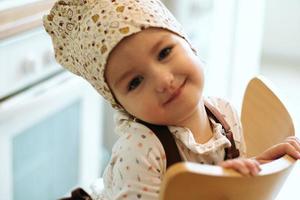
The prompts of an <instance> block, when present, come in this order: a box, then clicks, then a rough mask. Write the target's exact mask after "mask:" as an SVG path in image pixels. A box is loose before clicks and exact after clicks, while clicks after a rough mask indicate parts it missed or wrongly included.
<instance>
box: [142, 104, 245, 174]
mask: <svg viewBox="0 0 300 200" xmlns="http://www.w3.org/2000/svg"><path fill="white" fill-rule="evenodd" d="M204 105H205V109H206V112H207V114H208V116H209V117H212V118H213V119H214V120H215V121H216V122H217V123H220V124H221V125H222V127H223V129H224V132H225V133H224V135H225V136H226V137H227V139H228V140H229V141H230V143H231V147H227V148H225V158H224V159H225V160H227V159H233V158H237V157H239V155H240V152H239V150H238V149H237V148H236V146H235V142H234V138H233V134H232V131H231V129H230V126H229V125H228V123H227V122H226V120H225V118H224V117H223V115H222V114H221V113H220V112H219V111H218V110H217V109H216V108H215V107H214V106H212V105H211V104H209V103H208V102H207V101H204ZM137 122H139V123H141V124H144V125H145V126H146V127H148V128H149V129H150V130H151V131H152V132H153V133H154V134H155V135H156V137H157V138H158V139H159V141H160V142H161V144H162V145H163V147H164V150H165V153H166V159H167V169H168V168H169V167H170V166H171V165H173V164H175V163H178V162H182V159H181V157H180V153H179V150H178V147H177V145H176V142H175V139H174V137H173V134H172V133H171V132H170V131H169V129H168V126H159V125H154V124H149V123H147V122H144V121H141V120H138V119H137Z"/></svg>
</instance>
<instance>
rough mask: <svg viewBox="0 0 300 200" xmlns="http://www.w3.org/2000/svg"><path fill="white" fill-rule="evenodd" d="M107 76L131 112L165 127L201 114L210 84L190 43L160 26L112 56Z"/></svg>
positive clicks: (125, 41) (127, 41) (121, 45)
mask: <svg viewBox="0 0 300 200" xmlns="http://www.w3.org/2000/svg"><path fill="white" fill-rule="evenodd" d="M105 77H106V80H107V82H108V85H109V86H110V88H111V90H112V92H113V93H114V95H115V98H116V99H117V101H118V102H119V103H120V104H121V105H122V106H123V108H124V109H125V110H126V111H127V112H128V113H130V114H131V115H133V116H135V117H136V118H138V119H141V120H143V121H146V122H149V123H152V124H163V125H180V124H181V123H183V122H184V121H185V120H188V118H189V117H191V116H192V114H194V112H195V111H197V108H198V103H199V101H200V100H201V97H202V91H203V82H204V80H203V79H204V77H203V71H202V66H201V62H200V60H199V59H198V58H197V57H196V55H195V54H194V52H193V51H192V49H191V48H190V46H189V44H188V43H187V42H186V41H185V40H184V39H182V38H181V37H179V36H177V35H176V34H173V33H171V32H169V31H167V30H163V29H158V28H149V29H146V30H143V31H141V32H139V33H137V34H134V35H131V36H130V37H127V38H125V39H123V40H122V41H121V42H120V43H119V44H118V45H117V47H116V48H114V50H113V51H112V52H111V54H110V56H109V59H108V62H107V66H106V71H105Z"/></svg>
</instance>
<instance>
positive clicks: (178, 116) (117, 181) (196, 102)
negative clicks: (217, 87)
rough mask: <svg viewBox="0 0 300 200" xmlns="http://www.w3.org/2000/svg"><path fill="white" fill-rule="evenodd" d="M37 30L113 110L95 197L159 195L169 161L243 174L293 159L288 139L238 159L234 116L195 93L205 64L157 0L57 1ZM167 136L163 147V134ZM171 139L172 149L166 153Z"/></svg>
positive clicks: (294, 143) (293, 143) (299, 147)
mask: <svg viewBox="0 0 300 200" xmlns="http://www.w3.org/2000/svg"><path fill="white" fill-rule="evenodd" d="M44 26H45V28H46V31H47V32H48V33H49V34H50V36H51V37H52V41H53V46H54V49H55V56H56V59H57V61H58V62H59V63H60V64H61V65H62V66H64V67H65V68H67V69H68V70H70V71H71V72H73V73H75V74H77V75H79V76H82V77H83V78H85V79H86V80H87V81H89V82H90V83H91V84H92V85H93V87H94V88H95V89H96V90H97V91H98V92H99V93H100V94H101V95H102V96H103V97H104V98H105V99H106V100H108V101H109V102H110V103H111V105H112V106H113V107H114V108H115V109H117V110H118V113H117V114H116V118H115V120H116V132H117V133H118V134H119V135H120V138H119V140H118V141H117V142H116V144H115V145H114V147H113V151H112V156H111V159H110V163H109V165H108V166H107V167H106V170H105V172H104V175H103V179H104V187H105V188H104V190H103V191H102V193H95V194H93V198H94V199H144V200H146V199H148V200H150V199H152V200H154V199H158V194H159V189H160V184H161V182H162V179H163V177H164V174H165V173H166V169H167V167H169V166H170V164H172V163H171V162H172V161H171V160H170V159H171V157H174V156H175V157H176V156H177V157H178V159H179V160H181V161H190V162H197V163H201V164H211V165H221V166H223V167H226V168H232V169H234V170H237V171H238V172H240V173H242V174H245V175H256V174H257V173H258V172H259V170H260V167H259V165H260V164H261V163H262V162H265V161H268V160H273V159H276V158H278V157H280V156H282V155H284V154H285V153H287V154H289V155H291V156H293V157H294V158H296V159H299V158H300V153H299V151H300V143H299V140H298V139H297V138H295V137H292V138H287V140H286V141H283V143H280V144H278V145H276V146H273V147H271V148H270V149H268V150H266V151H265V152H263V153H262V154H261V155H259V156H257V157H255V158H251V159H250V158H245V157H244V156H245V152H246V148H245V143H244V138H243V134H242V128H241V123H240V120H239V117H238V115H237V113H236V111H235V110H234V109H233V108H232V106H231V105H230V104H229V103H228V102H226V101H224V100H222V99H219V98H205V97H203V87H204V74H203V69H202V67H203V64H202V63H201V61H200V60H199V59H198V57H197V56H196V51H195V50H194V49H193V47H192V45H191V43H190V42H189V40H188V38H187V36H186V34H185V33H184V31H183V30H182V28H181V26H180V24H179V23H178V22H177V21H176V19H175V18H174V17H173V16H172V14H171V13H170V12H169V11H168V10H167V9H166V8H165V6H164V5H163V4H162V3H161V2H160V1H159V0H63V1H58V2H57V3H56V4H55V5H54V7H53V8H52V10H51V12H50V14H49V15H47V16H45V17H44ZM153 127H154V128H153ZM155 127H160V129H156V128H155ZM163 127H167V128H166V129H164V128H163ZM159 132H160V133H159ZM162 132H163V134H161V133H162ZM168 134H170V135H171V136H172V137H171V138H169V139H166V140H167V143H166V142H165V141H164V139H162V138H161V137H164V136H166V135H168ZM171 140H173V142H175V143H174V144H175V145H174V146H175V150H176V151H171V152H170V151H169V148H171V147H169V146H172V145H168V144H171V143H172V141H171ZM170 141H171V143H168V142H170ZM168 152H169V153H168ZM178 159H177V161H178ZM177 161H176V162H177Z"/></svg>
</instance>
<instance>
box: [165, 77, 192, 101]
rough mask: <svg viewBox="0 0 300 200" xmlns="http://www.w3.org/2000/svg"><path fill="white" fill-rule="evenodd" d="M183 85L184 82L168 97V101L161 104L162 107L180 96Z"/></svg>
mask: <svg viewBox="0 0 300 200" xmlns="http://www.w3.org/2000/svg"><path fill="white" fill-rule="evenodd" d="M185 83H186V80H184V81H183V83H182V84H181V85H180V86H179V87H178V88H177V89H176V90H175V92H173V94H172V95H171V96H170V97H169V99H168V100H167V101H166V102H164V103H163V105H164V106H165V105H167V104H169V103H170V102H172V101H173V100H175V99H176V98H177V97H178V96H179V95H180V94H181V91H182V88H183V87H184V85H185Z"/></svg>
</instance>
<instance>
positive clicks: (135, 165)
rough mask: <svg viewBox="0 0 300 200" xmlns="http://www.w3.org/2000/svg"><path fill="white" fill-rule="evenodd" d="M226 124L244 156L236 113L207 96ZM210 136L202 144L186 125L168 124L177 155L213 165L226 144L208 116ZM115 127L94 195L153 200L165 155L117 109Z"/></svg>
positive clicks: (150, 135) (147, 131) (151, 136)
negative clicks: (116, 136)
mask: <svg viewBox="0 0 300 200" xmlns="http://www.w3.org/2000/svg"><path fill="white" fill-rule="evenodd" d="M207 101H208V102H209V103H210V104H212V105H213V106H215V107H216V108H217V109H218V110H219V111H220V112H221V113H222V114H223V115H224V117H225V120H226V121H227V123H228V124H229V125H230V127H231V129H232V132H233V135H234V140H235V143H236V146H237V148H238V149H239V150H240V152H241V155H242V156H244V155H245V152H246V149H245V143H244V138H243V134H242V128H241V123H240V120H239V117H238V115H237V113H236V112H235V110H234V109H233V107H232V106H231V105H230V104H229V103H228V102H226V101H224V100H222V99H217V98H209V99H207ZM210 120H211V122H212V124H213V132H214V136H213V137H212V138H211V139H210V140H209V141H208V142H207V143H205V144H198V143H196V142H195V140H194V137H193V134H192V133H191V132H190V130H188V129H187V128H183V127H174V126H169V127H168V128H169V130H170V131H171V133H172V134H173V135H174V137H175V141H176V144H177V146H178V149H179V152H180V154H181V157H182V159H183V160H185V161H191V162H197V163H203V164H204V163H205V164H211V165H215V164H218V163H219V162H221V161H222V160H223V159H224V154H225V153H224V148H225V147H228V146H230V142H229V140H228V139H227V138H226V137H225V136H224V135H223V134H222V131H223V129H222V126H221V124H219V123H216V122H214V121H213V119H210ZM116 122H117V128H116V131H117V133H118V134H119V135H120V138H119V140H118V141H117V143H116V144H115V145H114V148H113V151H112V156H111V159H110V163H109V165H108V166H107V167H106V170H105V172H104V176H103V179H104V186H105V188H104V190H103V191H101V192H100V191H94V198H95V199H97V200H100V199H101V200H102V199H118V200H119V199H120V200H121V199H143V200H156V199H158V195H159V188H160V184H161V182H162V179H163V176H164V174H165V173H166V155H165V152H164V148H163V146H162V145H161V143H160V141H159V139H158V138H157V137H156V136H155V134H154V133H153V132H152V131H151V130H150V129H148V128H147V127H145V126H144V125H142V124H140V123H137V122H134V121H132V120H130V119H129V118H128V116H127V115H125V114H122V113H118V114H117V116H116Z"/></svg>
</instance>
